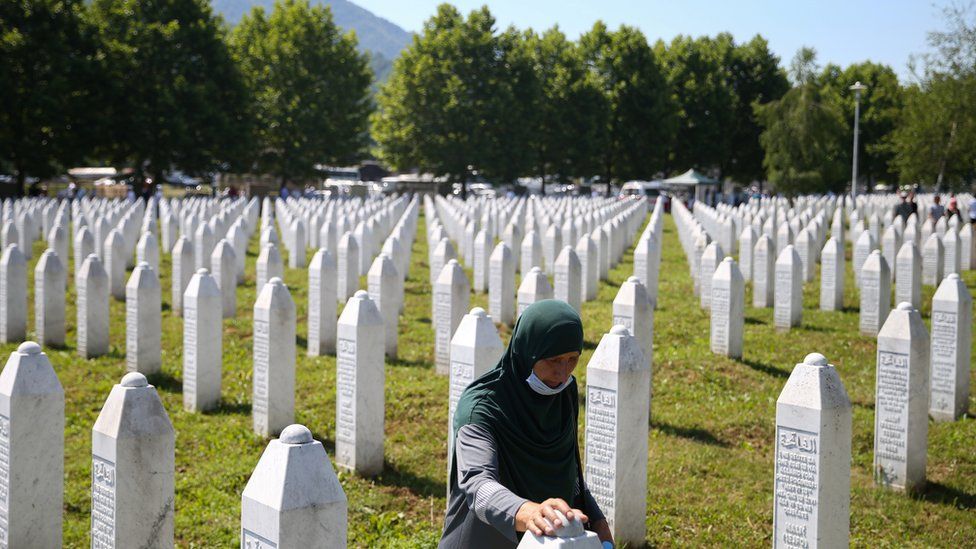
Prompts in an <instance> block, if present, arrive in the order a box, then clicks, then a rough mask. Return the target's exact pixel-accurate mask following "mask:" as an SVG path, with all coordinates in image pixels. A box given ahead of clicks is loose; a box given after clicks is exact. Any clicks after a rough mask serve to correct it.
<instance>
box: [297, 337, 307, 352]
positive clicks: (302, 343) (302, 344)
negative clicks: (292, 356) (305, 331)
mask: <svg viewBox="0 0 976 549" xmlns="http://www.w3.org/2000/svg"><path fill="white" fill-rule="evenodd" d="M295 343H296V344H297V345H298V348H299V349H306V350H307V349H308V338H307V337H305V336H303V335H298V334H296V335H295Z"/></svg>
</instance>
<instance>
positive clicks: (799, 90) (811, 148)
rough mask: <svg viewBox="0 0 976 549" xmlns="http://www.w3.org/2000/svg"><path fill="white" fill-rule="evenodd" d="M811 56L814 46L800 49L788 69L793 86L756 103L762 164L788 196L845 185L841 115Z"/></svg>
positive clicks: (830, 189) (844, 156) (842, 117)
mask: <svg viewBox="0 0 976 549" xmlns="http://www.w3.org/2000/svg"><path fill="white" fill-rule="evenodd" d="M815 59H816V53H815V52H814V51H813V50H811V49H807V48H803V49H801V50H800V51H799V52H798V53H797V56H796V58H794V60H793V64H792V69H791V72H792V75H793V78H794V82H795V83H796V85H795V86H794V87H793V88H792V89H791V90H790V91H788V92H786V95H784V96H783V97H782V98H780V99H778V100H775V101H771V102H769V103H767V104H766V105H761V106H757V107H756V115H757V117H758V118H759V121H760V124H762V126H763V128H764V129H763V132H762V135H761V136H760V138H759V140H760V143H762V146H763V149H764V150H765V154H766V156H765V159H764V160H763V165H764V166H765V167H766V170H767V172H768V177H769V180H770V181H771V182H772V183H774V184H775V185H776V189H777V190H778V191H780V192H783V193H786V194H788V195H795V194H800V193H819V192H827V191H834V192H840V191H842V190H843V189H844V187H845V186H846V184H847V182H846V180H845V173H846V170H847V164H846V162H845V160H846V159H847V158H848V157H847V156H846V155H845V154H844V149H845V145H846V139H845V136H846V135H847V131H846V129H847V128H846V124H845V122H844V114H843V112H841V109H840V107H839V106H838V105H837V104H836V103H835V102H832V101H830V100H829V97H825V96H824V90H823V89H822V88H821V86H820V85H819V84H818V82H817V81H816V72H817V69H816V65H815Z"/></svg>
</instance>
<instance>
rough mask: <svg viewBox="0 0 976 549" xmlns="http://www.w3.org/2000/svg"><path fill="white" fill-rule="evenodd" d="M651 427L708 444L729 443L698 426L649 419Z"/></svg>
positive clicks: (723, 446)
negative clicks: (681, 425)
mask: <svg viewBox="0 0 976 549" xmlns="http://www.w3.org/2000/svg"><path fill="white" fill-rule="evenodd" d="M651 427H652V428H654V429H657V430H658V431H661V432H662V433H664V434H665V435H669V436H675V437H681V438H686V439H688V440H693V441H695V442H700V443H702V444H708V445H709V446H720V447H722V448H728V447H729V444H728V443H727V442H725V441H723V440H720V439H718V438H716V437H715V435H713V434H712V433H710V432H708V431H706V430H705V429H701V428H698V427H678V426H677V425H671V424H668V423H661V422H660V421H654V420H651Z"/></svg>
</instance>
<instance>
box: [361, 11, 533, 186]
mask: <svg viewBox="0 0 976 549" xmlns="http://www.w3.org/2000/svg"><path fill="white" fill-rule="evenodd" d="M494 26H495V19H494V17H492V15H491V13H490V12H489V11H488V9H487V8H485V7H483V8H481V9H479V10H475V11H472V12H471V13H470V14H469V15H468V18H467V20H465V19H464V18H463V17H461V14H460V13H459V12H458V11H457V9H456V8H454V7H453V6H451V5H449V4H442V5H441V6H439V7H438V9H437V13H436V14H435V15H434V16H433V17H431V18H430V19H428V20H427V21H426V22H425V23H424V30H423V32H422V33H421V34H420V35H418V36H416V37H414V41H413V44H412V45H411V46H410V47H409V48H407V49H406V50H404V52H403V53H402V54H401V55H400V57H399V58H398V59H397V60H396V61H395V62H394V65H393V73H392V74H391V75H390V79H389V80H388V81H387V82H386V84H384V85H383V87H382V88H381V89H380V93H379V95H378V96H377V102H378V105H379V108H378V110H377V112H376V113H375V114H374V115H373V117H372V134H373V138H374V139H375V140H376V143H377V146H378V147H377V149H378V150H377V154H378V156H380V157H381V158H383V159H384V160H385V161H386V162H388V163H389V164H390V165H392V166H393V167H394V168H396V169H401V170H402V169H409V168H414V167H416V168H419V169H421V170H425V171H430V172H432V173H434V174H436V175H440V176H447V177H448V178H449V179H450V180H451V181H454V182H459V183H464V182H465V181H466V180H467V179H468V176H469V175H471V173H472V171H474V170H478V171H481V172H483V173H485V174H486V175H489V176H497V177H500V178H502V179H511V178H513V177H514V176H516V175H517V174H519V173H520V172H521V171H522V170H523V169H526V166H527V165H528V160H529V157H528V152H529V151H528V141H527V138H528V136H529V128H531V120H528V121H527V120H526V119H525V117H527V116H534V115H533V114H532V113H531V111H530V110H527V107H528V106H530V105H531V101H529V100H527V99H526V97H529V98H531V97H532V95H533V94H534V93H535V92H534V89H535V83H534V82H533V75H532V74H531V64H529V63H528V62H527V61H528V58H527V56H526V55H524V53H523V52H520V51H519V50H520V49H521V48H519V47H517V46H518V36H517V33H515V32H514V31H513V30H511V29H509V31H507V32H506V33H504V34H502V35H496V34H495V30H494ZM520 87H521V88H523V89H519V88H520ZM527 101H528V102H527ZM462 192H464V186H463V185H462Z"/></svg>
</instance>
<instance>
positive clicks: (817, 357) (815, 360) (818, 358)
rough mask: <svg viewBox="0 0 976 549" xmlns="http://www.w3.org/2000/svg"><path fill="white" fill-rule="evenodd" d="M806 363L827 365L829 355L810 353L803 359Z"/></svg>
mask: <svg viewBox="0 0 976 549" xmlns="http://www.w3.org/2000/svg"><path fill="white" fill-rule="evenodd" d="M803 363H804V364H809V365H810V366H826V365H827V357H825V356H823V355H822V354H820V353H810V354H808V355H807V356H806V358H804V359H803Z"/></svg>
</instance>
